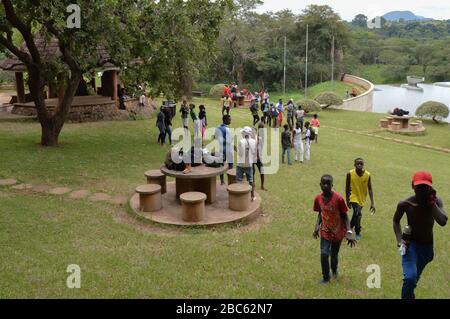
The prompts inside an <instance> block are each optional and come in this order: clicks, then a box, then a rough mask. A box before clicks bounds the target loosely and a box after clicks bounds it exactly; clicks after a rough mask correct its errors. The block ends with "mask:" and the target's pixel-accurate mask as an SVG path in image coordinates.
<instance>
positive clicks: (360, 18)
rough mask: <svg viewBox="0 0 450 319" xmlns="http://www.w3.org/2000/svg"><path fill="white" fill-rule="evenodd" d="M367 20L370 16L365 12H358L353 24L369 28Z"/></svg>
mask: <svg viewBox="0 0 450 319" xmlns="http://www.w3.org/2000/svg"><path fill="white" fill-rule="evenodd" d="M367 20H368V18H367V16H365V15H364V14H357V15H356V16H355V17H354V18H353V20H352V25H354V26H356V27H360V28H367Z"/></svg>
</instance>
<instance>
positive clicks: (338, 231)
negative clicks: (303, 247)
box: [313, 175, 356, 284]
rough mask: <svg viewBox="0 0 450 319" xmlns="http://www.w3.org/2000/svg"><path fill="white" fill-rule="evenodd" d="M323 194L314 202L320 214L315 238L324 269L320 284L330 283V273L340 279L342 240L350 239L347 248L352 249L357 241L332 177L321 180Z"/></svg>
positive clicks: (323, 177) (315, 229)
mask: <svg viewBox="0 0 450 319" xmlns="http://www.w3.org/2000/svg"><path fill="white" fill-rule="evenodd" d="M320 188H321V189H322V193H321V194H318V195H317V196H316V198H315V199H314V206H313V210H314V211H315V212H318V215H317V221H316V225H315V227H314V232H313V237H314V238H316V239H317V238H319V236H320V264H321V266H322V280H321V281H320V282H319V283H320V284H327V283H329V282H330V261H331V272H332V274H333V277H334V278H337V277H338V264H339V260H338V254H339V250H340V248H341V244H342V240H343V239H344V238H345V239H347V244H348V245H349V246H350V247H353V246H354V245H355V244H356V241H355V240H354V239H353V238H352V235H353V232H352V231H351V230H350V222H349V220H348V216H347V210H348V208H347V205H345V201H344V198H343V197H342V196H341V195H340V194H339V193H337V192H334V191H333V177H332V176H331V175H323V176H322V178H321V179H320Z"/></svg>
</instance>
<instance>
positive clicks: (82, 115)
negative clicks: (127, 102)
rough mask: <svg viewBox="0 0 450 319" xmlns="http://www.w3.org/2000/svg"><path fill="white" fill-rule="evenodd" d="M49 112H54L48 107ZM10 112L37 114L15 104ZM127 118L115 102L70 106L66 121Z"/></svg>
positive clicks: (126, 113)
mask: <svg viewBox="0 0 450 319" xmlns="http://www.w3.org/2000/svg"><path fill="white" fill-rule="evenodd" d="M49 111H50V112H52V111H53V112H54V110H52V109H51V108H49ZM11 113H12V114H17V115H25V116H37V113H36V108H35V107H30V106H26V105H20V104H16V105H14V107H13V109H12V111H11ZM128 118H129V115H128V112H127V111H124V110H119V109H118V108H117V107H116V102H115V101H111V103H105V104H98V105H82V106H77V105H75V106H72V107H71V108H70V112H69V117H68V121H69V122H76V123H80V122H96V121H115V120H127V119H128Z"/></svg>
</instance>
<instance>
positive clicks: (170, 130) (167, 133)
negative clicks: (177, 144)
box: [164, 126, 172, 145]
mask: <svg viewBox="0 0 450 319" xmlns="http://www.w3.org/2000/svg"><path fill="white" fill-rule="evenodd" d="M167 135H169V144H170V145H172V129H171V127H170V126H166V134H165V135H164V138H165V137H166V136H167Z"/></svg>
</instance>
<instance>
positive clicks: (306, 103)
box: [297, 99, 322, 113]
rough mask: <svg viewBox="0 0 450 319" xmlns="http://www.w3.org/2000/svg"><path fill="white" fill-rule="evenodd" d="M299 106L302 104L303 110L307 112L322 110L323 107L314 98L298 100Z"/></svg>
mask: <svg viewBox="0 0 450 319" xmlns="http://www.w3.org/2000/svg"><path fill="white" fill-rule="evenodd" d="M297 106H301V107H302V109H303V110H305V113H310V112H314V113H316V112H320V111H322V108H321V107H320V104H319V103H318V102H316V101H314V100H309V99H303V100H300V101H298V102H297Z"/></svg>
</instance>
